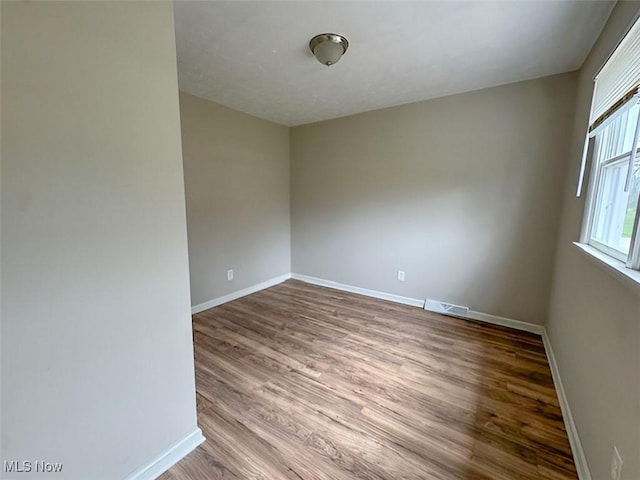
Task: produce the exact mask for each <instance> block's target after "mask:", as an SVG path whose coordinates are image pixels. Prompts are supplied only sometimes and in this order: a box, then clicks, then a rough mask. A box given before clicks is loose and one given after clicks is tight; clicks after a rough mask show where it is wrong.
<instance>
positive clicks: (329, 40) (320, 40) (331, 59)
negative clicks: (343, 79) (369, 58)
mask: <svg viewBox="0 0 640 480" xmlns="http://www.w3.org/2000/svg"><path fill="white" fill-rule="evenodd" d="M309 48H310V49H311V52H312V53H313V55H314V56H315V57H316V58H317V59H318V61H319V62H320V63H322V64H323V65H326V66H327V67H330V66H331V65H333V64H334V63H337V62H338V60H340V58H341V57H342V55H344V52H346V51H347V48H349V42H348V41H347V39H346V38H344V37H343V36H342V35H338V34H336V33H321V34H320V35H316V36H315V37H313V38H312V39H311V41H310V42H309Z"/></svg>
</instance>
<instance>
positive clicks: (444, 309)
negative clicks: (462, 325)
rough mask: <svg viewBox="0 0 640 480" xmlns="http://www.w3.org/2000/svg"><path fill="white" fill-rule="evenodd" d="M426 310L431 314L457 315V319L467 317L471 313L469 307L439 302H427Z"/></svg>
mask: <svg viewBox="0 0 640 480" xmlns="http://www.w3.org/2000/svg"><path fill="white" fill-rule="evenodd" d="M424 309H425V310H429V311H430V312H436V313H442V314H444V315H455V316H457V317H466V316H467V313H469V307H462V306H460V305H452V304H450V303H445V302H440V301H438V300H430V299H428V298H427V300H426V301H425V302H424Z"/></svg>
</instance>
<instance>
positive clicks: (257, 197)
mask: <svg viewBox="0 0 640 480" xmlns="http://www.w3.org/2000/svg"><path fill="white" fill-rule="evenodd" d="M180 114H181V121H182V147H183V155H184V174H185V187H186V194H187V227H188V232H189V262H190V273H191V303H192V305H198V304H201V303H205V302H208V301H210V300H213V299H215V298H217V297H220V296H223V295H226V294H228V293H231V292H235V291H237V290H241V289H243V288H247V287H250V286H252V285H256V284H258V283H261V282H264V281H266V280H269V279H271V278H274V277H277V276H280V275H284V274H288V273H289V272H290V269H291V267H290V258H291V257H290V228H289V129H288V128H287V127H284V126H282V125H278V124H275V123H271V122H267V121H265V120H260V119H258V118H255V117H252V116H250V115H247V114H244V113H240V112H237V111H235V110H231V109H229V108H226V107H223V106H221V105H217V104H215V103H213V102H209V101H207V100H203V99H201V98H198V97H194V96H192V95H188V94H186V93H182V92H181V93H180ZM229 269H233V270H234V275H235V278H234V280H233V281H228V280H227V270H229Z"/></svg>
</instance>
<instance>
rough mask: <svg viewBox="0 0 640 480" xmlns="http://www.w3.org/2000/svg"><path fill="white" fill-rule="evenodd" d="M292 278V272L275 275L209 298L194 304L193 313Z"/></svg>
mask: <svg viewBox="0 0 640 480" xmlns="http://www.w3.org/2000/svg"><path fill="white" fill-rule="evenodd" d="M290 278H291V274H290V273H286V274H284V275H280V276H279V277H275V278H272V279H270V280H267V281H266V282H262V283H259V284H257V285H252V286H251V287H247V288H243V289H242V290H238V291H236V292H232V293H229V294H228V295H224V296H222V297H218V298H214V299H213V300H209V301H208V302H204V303H201V304H199V305H194V306H193V307H191V314H192V315H193V314H196V313H200V312H203V311H205V310H209V309H210V308H213V307H217V306H218V305H222V304H223V303H227V302H230V301H232V300H237V299H238V298H241V297H246V296H247V295H251V294H252V293H256V292H259V291H260V290H264V289H265V288H269V287H273V286H275V285H278V284H279V283H282V282H284V281H285V280H289V279H290Z"/></svg>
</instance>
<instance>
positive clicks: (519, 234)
mask: <svg viewBox="0 0 640 480" xmlns="http://www.w3.org/2000/svg"><path fill="white" fill-rule="evenodd" d="M574 85H575V74H565V75H558V76H553V77H546V78H542V79H539V80H533V81H527V82H522V83H517V84H511V85H506V86H501V87H496V88H491V89H487V90H481V91H477V92H472V93H465V94H461V95H455V96H451V97H446V98H440V99H436V100H429V101H425V102H420V103H415V104H410V105H405V106H400V107H394V108H389V109H385V110H378V111H374V112H369V113H364V114H359V115H354V116H351V117H346V118H341V119H337V120H330V121H326V122H321V123H316V124H310V125H305V126H301V127H296V128H293V129H292V130H291V164H292V165H291V180H292V186H291V195H292V271H293V272H295V273H298V274H304V275H310V276H314V277H319V278H323V279H327V280H332V281H336V282H341V283H345V284H349V285H354V286H358V287H363V288H367V289H371V290H378V291H382V292H387V293H393V294H397V295H402V296H406V297H412V298H418V299H424V298H427V297H428V298H434V299H438V300H445V301H448V302H453V303H459V304H462V305H467V306H469V307H470V308H471V309H472V310H476V311H480V312H485V313H490V314H494V315H499V316H505V317H510V318H514V319H518V320H523V321H527V322H533V323H543V322H544V320H545V319H546V314H547V307H548V295H549V280H550V277H551V270H552V265H553V256H554V249H555V242H556V233H557V224H558V218H559V211H558V208H557V205H558V204H559V203H560V198H561V194H562V192H561V189H562V186H563V178H564V175H563V173H564V164H565V161H564V159H565V158H566V153H567V152H566V151H567V146H568V141H567V138H566V132H567V130H569V129H570V128H571V127H570V126H571V121H572V118H573V117H572V116H573V110H574ZM398 270H403V271H405V272H406V281H405V282H399V281H398V280H397V271H398Z"/></svg>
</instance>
